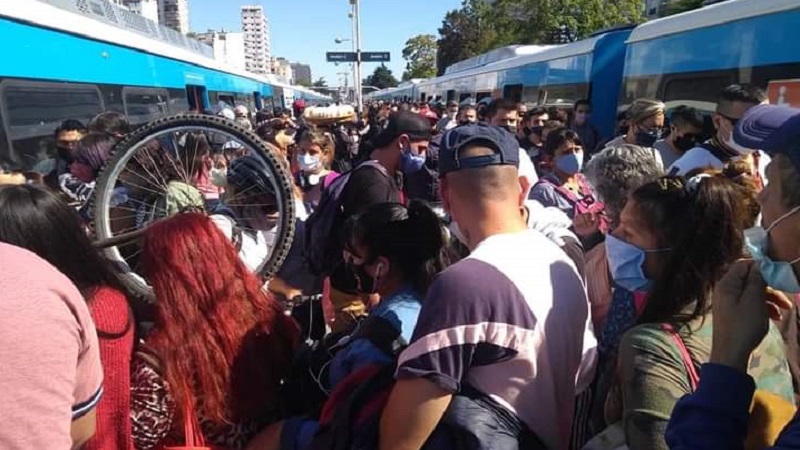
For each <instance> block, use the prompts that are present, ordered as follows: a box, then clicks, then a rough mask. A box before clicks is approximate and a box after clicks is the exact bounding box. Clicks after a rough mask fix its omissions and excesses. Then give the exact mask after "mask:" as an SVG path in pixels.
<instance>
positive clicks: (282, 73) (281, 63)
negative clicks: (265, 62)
mask: <svg viewBox="0 0 800 450" xmlns="http://www.w3.org/2000/svg"><path fill="white" fill-rule="evenodd" d="M271 66H272V73H274V74H275V76H276V77H278V80H279V81H283V82H285V83H290V84H293V83H294V82H295V81H294V79H293V78H292V77H293V74H292V64H291V63H290V62H289V61H288V60H287V59H286V58H271Z"/></svg>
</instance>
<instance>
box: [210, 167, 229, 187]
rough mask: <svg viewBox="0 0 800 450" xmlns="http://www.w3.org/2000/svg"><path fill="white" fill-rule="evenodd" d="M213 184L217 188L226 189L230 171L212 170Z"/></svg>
mask: <svg viewBox="0 0 800 450" xmlns="http://www.w3.org/2000/svg"><path fill="white" fill-rule="evenodd" d="M211 184H213V185H214V186H216V187H225V186H227V185H228V169H217V168H216V167H215V168H213V169H211Z"/></svg>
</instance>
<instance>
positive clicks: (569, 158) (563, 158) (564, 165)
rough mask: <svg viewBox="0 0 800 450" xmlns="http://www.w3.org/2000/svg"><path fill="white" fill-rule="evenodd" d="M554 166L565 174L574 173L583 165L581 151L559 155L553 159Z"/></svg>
mask: <svg viewBox="0 0 800 450" xmlns="http://www.w3.org/2000/svg"><path fill="white" fill-rule="evenodd" d="M555 163H556V168H557V169H558V170H560V171H561V172H564V173H565V174H567V175H575V174H576V173H578V172H580V171H581V167H583V152H575V153H571V154H568V155H560V156H558V157H557V158H556V159H555Z"/></svg>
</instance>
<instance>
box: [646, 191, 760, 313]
mask: <svg viewBox="0 0 800 450" xmlns="http://www.w3.org/2000/svg"><path fill="white" fill-rule="evenodd" d="M691 181H692V182H691V183H687V180H686V179H684V178H683V177H673V176H666V177H661V178H659V179H657V180H655V181H652V182H650V183H647V184H645V185H643V186H641V187H640V188H638V189H636V191H634V192H633V194H632V195H631V199H632V201H633V202H634V205H635V208H636V212H637V216H638V217H639V218H640V219H641V220H642V221H643V223H644V224H645V226H646V227H647V228H648V229H649V230H651V231H652V232H654V233H655V235H656V238H657V240H658V247H659V248H669V249H670V251H669V252H668V253H667V254H666V259H665V263H664V266H663V270H662V273H661V275H660V276H659V277H657V279H655V280H654V283H653V287H652V288H651V290H650V292H649V294H648V301H647V305H646V306H645V308H644V311H643V312H642V316H641V317H640V318H639V323H664V322H670V323H676V324H677V323H686V322H690V321H692V320H694V319H695V318H697V317H700V316H702V315H704V314H705V313H706V312H707V311H708V308H709V307H710V303H709V300H710V295H711V291H712V290H713V288H714V286H715V285H716V283H717V281H719V279H720V278H721V277H722V275H723V274H724V273H725V270H726V269H727V267H728V266H729V264H730V263H732V262H734V261H735V260H736V259H738V258H740V257H741V256H742V253H743V245H744V242H743V241H744V237H743V231H744V230H743V229H742V228H743V224H744V223H745V222H746V220H745V219H744V216H745V215H747V214H748V212H747V211H746V210H745V209H743V208H742V207H741V205H743V204H744V202H745V199H744V198H743V195H744V194H743V191H742V189H741V188H740V187H739V186H737V185H736V184H735V183H733V182H732V181H730V180H728V179H726V178H723V177H705V178H700V179H697V178H694V179H691ZM692 303H694V304H695V306H694V309H693V310H692V311H691V312H690V313H688V314H686V313H684V309H685V308H686V307H687V306H689V305H691V304H692Z"/></svg>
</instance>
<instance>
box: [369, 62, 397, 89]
mask: <svg viewBox="0 0 800 450" xmlns="http://www.w3.org/2000/svg"><path fill="white" fill-rule="evenodd" d="M397 84H398V82H397V78H395V77H394V75H392V71H391V70H389V68H388V67H386V66H385V65H383V64H381V65H380V66H378V67H376V68H375V71H374V72H372V75H370V76H368V77H367V78H365V79H364V85H365V86H375V87H376V88H378V89H386V88H390V87H396V86H397Z"/></svg>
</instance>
